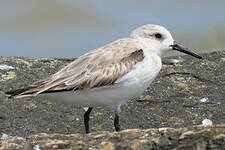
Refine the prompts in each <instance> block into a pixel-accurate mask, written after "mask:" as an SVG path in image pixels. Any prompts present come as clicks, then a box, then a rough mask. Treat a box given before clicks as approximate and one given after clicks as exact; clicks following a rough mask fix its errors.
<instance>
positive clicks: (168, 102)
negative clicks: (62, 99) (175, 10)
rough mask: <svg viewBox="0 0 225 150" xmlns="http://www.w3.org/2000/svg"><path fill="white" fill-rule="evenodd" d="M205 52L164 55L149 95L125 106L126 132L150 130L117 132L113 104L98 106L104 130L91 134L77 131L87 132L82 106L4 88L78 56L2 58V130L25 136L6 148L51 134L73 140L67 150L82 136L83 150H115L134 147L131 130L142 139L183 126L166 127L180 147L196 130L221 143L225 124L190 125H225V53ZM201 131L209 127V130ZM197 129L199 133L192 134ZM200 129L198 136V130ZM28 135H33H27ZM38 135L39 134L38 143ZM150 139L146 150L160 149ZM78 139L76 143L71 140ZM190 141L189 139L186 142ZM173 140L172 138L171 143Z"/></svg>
mask: <svg viewBox="0 0 225 150" xmlns="http://www.w3.org/2000/svg"><path fill="white" fill-rule="evenodd" d="M202 56H203V57H204V59H203V60H198V59H195V58H192V57H190V56H179V57H171V58H164V59H163V60H164V65H163V68H162V70H161V72H160V74H159V75H158V77H157V78H156V80H155V81H154V82H153V83H152V84H151V85H150V87H149V88H148V89H147V90H146V91H145V93H143V94H142V95H140V96H139V97H137V98H134V99H132V100H130V101H129V102H128V103H127V104H126V105H124V106H122V112H121V114H120V116H121V117H120V118H121V127H122V129H123V130H124V129H134V128H137V129H147V130H130V131H122V132H121V133H114V132H111V131H114V128H113V113H112V111H111V110H110V109H109V108H105V107H98V108H95V109H94V111H93V112H92V114H91V120H90V126H91V131H92V132H96V131H98V132H96V133H93V134H90V135H87V136H86V135H83V134H75V133H84V127H83V118H82V115H83V113H84V111H83V109H82V108H76V107H75V106H71V105H65V104H58V103H54V101H53V100H49V99H41V98H38V97H37V98H27V99H17V100H15V99H8V98H7V96H6V95H5V94H4V91H7V90H11V89H16V88H19V87H24V86H26V85H28V84H30V83H32V82H34V81H37V80H39V79H42V78H44V77H46V76H47V75H49V74H52V73H54V72H56V71H58V70H59V69H60V68H62V67H63V66H65V65H66V64H68V63H69V62H71V61H72V60H73V59H31V58H15V57H0V77H1V78H0V85H1V86H0V134H7V135H9V136H12V137H15V136H17V137H23V138H16V137H15V138H4V139H1V143H0V147H1V146H2V145H4V142H5V144H6V143H10V141H11V142H12V143H16V141H18V142H22V143H24V146H26V147H29V148H30V146H31V147H32V146H34V145H35V144H37V143H38V141H39V142H40V141H41V139H42V138H41V137H42V136H43V141H48V140H46V139H49V140H50V143H51V138H50V137H52V138H53V141H57V142H59V145H60V140H62V142H65V141H66V142H68V143H69V144H65V145H66V146H65V147H63V146H62V149H63V148H67V147H70V146H71V144H72V145H76V143H74V142H76V141H79V140H77V139H76V138H75V137H77V138H78V139H79V138H80V146H81V147H82V148H86V147H85V146H87V145H86V144H91V142H93V143H92V145H93V146H95V147H98V146H100V145H99V144H101V145H103V146H104V145H105V146H106V148H107V147H108V149H110V147H112V148H115V147H117V146H118V145H114V144H115V143H118V144H121V145H124V146H126V145H129V142H134V143H135V141H136V140H135V138H133V139H132V137H130V138H131V140H130V141H129V138H128V139H124V137H127V136H129V135H130V133H129V132H132V133H133V132H134V133H135V132H136V131H137V132H138V135H137V136H138V137H139V138H140V137H141V136H143V134H144V135H145V134H147V133H148V134H151V132H152V133H154V132H155V133H157V134H156V135H159V136H160V137H161V138H166V136H165V135H164V134H161V133H160V132H159V130H160V129H149V128H163V127H171V128H182V129H170V128H168V129H165V131H167V130H169V131H170V136H171V140H172V139H173V138H175V139H179V140H175V141H176V142H177V143H176V142H175V143H176V144H175V145H174V148H179V145H180V144H182V143H180V142H181V141H182V140H180V136H181V135H182V134H183V133H184V132H186V131H190V132H188V133H190V135H191V136H190V137H192V135H193V137H195V135H197V136H196V137H195V138H196V139H198V138H199V139H198V140H197V141H199V140H200V143H201V139H202V141H205V140H206V141H207V142H208V143H210V142H211V141H210V139H211V140H212V141H214V142H216V143H217V142H218V145H219V144H221V142H224V133H223V132H224V125H221V126H213V127H212V128H211V127H210V128H209V129H208V128H207V129H205V128H204V129H203V127H199V126H198V127H194V128H193V129H191V130H188V129H187V127H188V128H189V127H190V128H191V127H192V126H193V125H200V124H202V123H204V124H205V123H206V124H211V123H213V124H224V123H225V98H224V97H225V67H224V66H225V51H219V52H213V53H209V54H202ZM207 119H208V120H207ZM183 127H184V128H183ZM198 130H204V132H202V131H198ZM212 130H213V131H212ZM214 130H215V132H214ZM217 130H218V131H220V132H221V134H222V135H221V134H220V132H217ZM100 131H110V132H100ZM156 131H157V132H156ZM206 131H207V134H206V135H208V134H209V135H210V136H206V135H203V134H202V133H205V132H206ZM163 132H164V131H163ZM192 132H194V133H193V134H192ZM195 132H196V133H198V134H195ZM39 133H46V134H39ZM178 133H179V134H178ZM214 133H215V134H214ZM36 134H38V135H36ZM48 134H49V135H48ZM62 134H67V135H62ZM71 134H74V135H71ZM126 134H127V135H126ZM97 135H99V136H100V137H101V135H102V138H100V139H102V140H99V142H97V141H96V140H95V139H93V140H91V139H92V138H94V136H97ZM111 136H112V137H111ZM173 136H174V137H173ZM217 136H218V137H219V138H218V141H217V140H215V139H217V138H215V137H217ZM26 137H29V138H28V139H25V138H26ZM35 137H37V139H36V141H35ZM66 137H67V138H68V140H67V139H66ZM107 137H108V138H107ZM110 137H111V138H110ZM150 137H151V136H147V137H146V138H147V140H146V141H145V140H144V139H143V140H144V141H142V142H143V143H145V142H146V143H147V144H143V145H146V147H143V149H148V148H150V147H152V148H160V147H158V146H159V145H157V144H155V143H157V141H156V142H153V145H152V144H151V139H152V138H150ZM197 137H198V138H197ZM222 137H223V138H222ZM139 138H137V141H136V142H137V143H138V142H140V141H141V140H140V139H139ZM161 138H159V139H161ZM56 139H57V140H56ZM73 139H75V141H74V142H71V141H73ZM104 139H105V140H104ZM187 139H188V138H187ZM187 139H186V138H185V140H187ZM107 140H108V141H111V145H110V144H109V145H108V144H107V143H105V144H104V142H107ZM171 140H169V141H168V142H171ZM209 141H210V142H209ZM29 142H30V143H29ZM32 142H33V143H34V144H33V145H32ZM36 142H37V143H36ZM102 142H103V144H102ZM158 142H159V143H161V142H162V141H161V140H158ZM189 142H190V143H192V144H189V145H190V147H192V148H193V145H196V144H195V141H191V140H190V139H189ZM78 143H79V142H78ZM203 143H204V142H203ZM62 145H63V144H62ZM78 145H79V144H78ZM83 145H84V146H83ZM131 145H132V144H131ZM154 145H155V147H154ZM203 146H204V144H203ZM205 146H207V145H205ZM171 148H173V147H171ZM181 148H182V146H181ZM127 149H129V148H127Z"/></svg>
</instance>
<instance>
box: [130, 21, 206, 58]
mask: <svg viewBox="0 0 225 150" xmlns="http://www.w3.org/2000/svg"><path fill="white" fill-rule="evenodd" d="M131 37H132V38H136V39H140V40H141V41H142V42H143V44H145V46H146V47H147V48H148V49H149V50H151V51H153V52H155V53H157V54H158V55H159V56H162V55H163V54H164V53H166V52H168V51H171V50H176V51H180V52H183V53H186V54H189V55H191V56H194V57H196V58H199V59H201V58H202V57H201V56H199V55H198V54H196V53H195V52H194V51H192V50H191V49H188V48H186V47H184V46H182V45H181V44H179V43H177V42H176V41H175V40H174V39H173V37H172V35H171V34H170V32H169V31H168V30H167V29H166V28H164V27H163V26H160V25H152V24H148V25H144V26H141V27H139V28H137V29H135V30H134V31H133V32H132V33H131Z"/></svg>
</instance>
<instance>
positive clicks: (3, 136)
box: [2, 133, 11, 138]
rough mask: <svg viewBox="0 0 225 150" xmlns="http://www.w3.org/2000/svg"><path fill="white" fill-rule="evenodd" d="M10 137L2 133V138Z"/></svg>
mask: <svg viewBox="0 0 225 150" xmlns="http://www.w3.org/2000/svg"><path fill="white" fill-rule="evenodd" d="M8 137H11V136H9V135H8V134H5V133H2V138H8Z"/></svg>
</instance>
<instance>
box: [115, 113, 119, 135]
mask: <svg viewBox="0 0 225 150" xmlns="http://www.w3.org/2000/svg"><path fill="white" fill-rule="evenodd" d="M114 127H115V129H116V131H117V132H119V131H120V121H119V114H117V113H115V118H114Z"/></svg>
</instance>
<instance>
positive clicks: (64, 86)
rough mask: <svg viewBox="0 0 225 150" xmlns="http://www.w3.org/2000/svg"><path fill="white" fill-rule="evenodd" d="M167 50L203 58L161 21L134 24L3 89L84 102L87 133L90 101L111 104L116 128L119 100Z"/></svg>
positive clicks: (149, 76)
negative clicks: (56, 67) (28, 81)
mask: <svg viewBox="0 0 225 150" xmlns="http://www.w3.org/2000/svg"><path fill="white" fill-rule="evenodd" d="M171 50H176V51H180V52H183V53H186V54H189V55H192V56H194V57H196V58H199V59H201V58H202V57H201V56H199V55H198V54H196V53H195V52H193V51H192V50H190V49H188V48H185V47H184V46H182V45H181V44H179V43H177V42H175V41H174V39H173V38H172V36H171V34H170V32H169V31H168V30H167V29H165V28H164V27H162V26H159V25H151V24H150V25H144V26H141V27H139V28H137V29H135V30H134V31H133V32H132V33H131V36H130V37H129V38H124V39H119V40H117V41H114V42H112V43H109V44H107V45H105V46H103V47H100V48H98V49H95V50H93V51H90V52H89V53H86V54H84V55H82V56H80V57H78V58H77V59H76V60H74V61H73V62H72V63H70V64H68V65H67V66H66V67H64V68H62V69H61V70H60V71H58V72H57V73H55V74H53V75H50V76H49V77H47V78H45V79H43V80H40V81H37V82H35V83H33V84H32V85H29V86H28V87H26V88H21V89H17V90H13V91H9V92H6V94H9V95H10V98H22V97H30V96H38V95H39V96H44V97H48V98H50V99H53V100H55V101H60V102H65V103H72V104H75V105H76V106H82V107H86V108H87V109H86V112H85V113H84V125H85V131H86V133H89V123H88V122H89V115H90V113H91V111H92V109H93V107H96V106H110V107H111V108H113V109H114V110H115V117H114V127H115V129H116V131H120V124H119V112H120V106H121V105H122V104H124V103H125V102H126V101H127V100H129V99H130V98H132V97H135V96H138V95H140V94H141V93H143V92H144V90H145V89H146V88H147V87H148V86H149V84H150V83H151V82H152V81H153V80H154V79H155V77H156V76H157V75H158V73H159V71H160V69H161V66H162V62H161V56H162V55H163V54H164V53H166V52H168V51H171Z"/></svg>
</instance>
